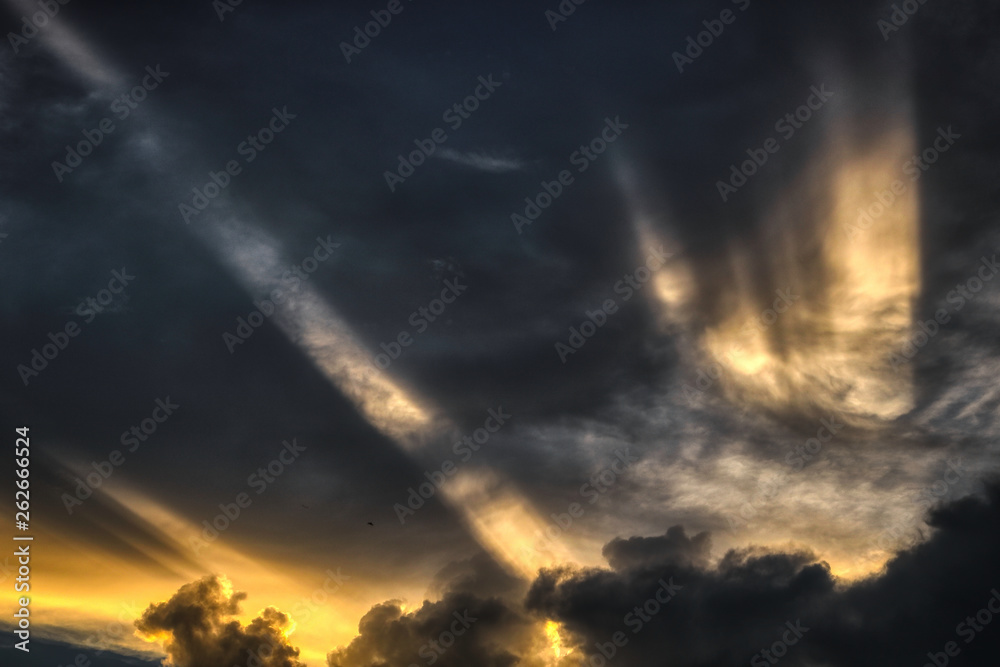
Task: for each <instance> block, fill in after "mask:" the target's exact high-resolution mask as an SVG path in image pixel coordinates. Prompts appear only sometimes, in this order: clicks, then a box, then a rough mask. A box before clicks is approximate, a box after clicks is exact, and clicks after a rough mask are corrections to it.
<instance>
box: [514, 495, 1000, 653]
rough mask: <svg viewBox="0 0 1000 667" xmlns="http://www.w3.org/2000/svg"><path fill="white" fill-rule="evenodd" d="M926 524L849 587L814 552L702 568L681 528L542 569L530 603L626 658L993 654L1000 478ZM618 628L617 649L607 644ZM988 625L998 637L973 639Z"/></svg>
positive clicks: (588, 641)
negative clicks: (683, 548) (659, 594)
mask: <svg viewBox="0 0 1000 667" xmlns="http://www.w3.org/2000/svg"><path fill="white" fill-rule="evenodd" d="M927 522H928V524H929V526H930V528H931V529H932V530H933V531H934V535H933V537H932V538H931V539H930V540H929V541H927V542H925V543H923V544H921V545H919V546H916V547H914V548H912V549H910V550H907V551H903V552H901V553H899V554H897V556H896V557H895V558H894V559H893V560H892V561H890V562H889V563H888V565H887V566H886V568H885V569H884V571H883V572H881V573H879V574H878V575H874V576H872V577H870V578H868V579H866V580H863V581H861V582H858V583H856V584H854V585H851V586H845V585H844V584H843V582H841V581H838V580H837V579H836V578H835V577H834V576H832V575H831V573H830V568H829V566H828V565H827V564H826V563H824V562H822V561H820V560H818V559H817V558H816V557H815V555H813V554H812V553H810V552H808V551H799V552H795V551H785V552H780V551H773V550H764V549H760V548H754V547H750V548H746V549H739V550H730V551H729V552H728V553H726V554H725V555H724V556H723V557H722V559H721V560H720V561H719V562H718V563H717V564H716V565H715V566H714V567H712V568H707V569H702V568H700V567H698V565H697V563H696V562H695V561H693V560H691V559H689V558H686V557H678V551H679V549H678V545H686V544H687V543H686V542H685V540H684V533H683V530H681V529H679V528H676V527H675V528H672V529H671V530H670V531H669V532H668V533H667V535H665V536H660V537H650V538H632V539H630V540H624V541H623V540H616V541H615V542H612V543H610V544H609V545H608V547H607V548H606V549H605V554H606V555H607V556H609V560H611V561H612V566H613V567H612V569H610V570H607V569H597V570H586V571H578V572H573V571H567V570H554V571H545V572H542V573H541V575H540V576H539V577H538V579H537V580H536V581H535V582H534V584H533V586H532V588H531V591H530V593H529V594H528V597H527V600H526V608H527V609H528V610H530V611H534V612H536V613H542V614H544V615H545V616H547V617H549V618H552V619H554V620H557V621H559V622H560V623H562V624H564V625H565V626H566V627H567V628H568V629H569V630H570V631H572V632H573V633H574V634H576V635H577V636H579V637H580V638H581V639H580V641H579V644H578V650H579V651H581V652H582V654H583V655H586V656H588V659H589V656H599V657H600V656H601V648H600V647H602V646H603V647H604V650H605V651H606V652H607V653H610V652H611V651H612V650H614V652H615V653H616V656H615V658H614V660H615V664H616V665H618V666H621V667H628V666H631V665H636V666H638V665H650V664H657V663H658V661H659V660H661V659H662V656H664V655H669V656H671V663H670V664H671V665H673V666H675V667H696V666H703V665H738V664H743V665H745V664H752V665H765V664H773V663H771V662H769V661H768V660H767V656H766V655H765V654H764V651H768V652H769V653H768V654H767V655H771V656H773V657H780V658H781V661H782V662H781V664H782V665H786V666H788V667H812V666H816V665H824V666H829V667H840V666H844V667H847V666H851V667H867V666H871V667H876V666H878V667H882V666H884V665H910V664H912V665H920V664H924V662H926V661H927V660H928V656H927V654H928V653H932V654H936V653H940V652H942V651H944V650H945V647H946V646H947V645H948V642H955V648H957V649H958V650H959V653H958V655H957V656H955V657H952V658H950V660H951V662H950V663H949V664H952V665H956V664H957V665H984V664H996V661H997V658H998V657H1000V648H998V644H997V643H996V641H995V640H994V639H995V632H996V628H993V627H991V626H990V625H989V623H987V622H984V621H986V620H987V619H988V618H992V617H993V616H995V613H994V612H991V611H987V612H983V613H980V612H981V610H983V609H987V610H988V604H989V603H990V601H991V600H993V602H992V604H993V606H994V609H997V608H1000V593H998V592H997V591H998V586H1000V580H998V579H997V577H996V563H997V562H1000V532H998V530H997V529H998V527H1000V483H997V482H994V483H992V484H990V485H989V486H988V488H987V490H986V493H985V496H984V497H976V496H969V497H966V498H964V499H962V500H959V501H957V502H954V503H951V504H949V505H947V506H944V507H940V508H937V509H935V510H934V511H932V512H931V514H930V516H929V517H928V519H927ZM699 538H701V536H696V537H695V538H694V539H693V540H691V542H696V541H698V540H699ZM705 539H707V538H705ZM656 554H660V555H659V557H657V556H656ZM664 581H666V582H667V583H674V584H676V585H677V586H678V587H680V590H679V591H678V592H677V594H676V596H675V597H674V598H672V599H671V600H670V602H669V604H662V605H661V604H649V601H650V600H653V599H655V597H654V596H655V593H656V591H657V590H658V588H659V587H660V586H662V582H664ZM928 610H933V611H931V612H930V613H928ZM977 615H978V618H977ZM976 627H979V628H980V630H978V631H977V630H976ZM793 629H794V630H793ZM796 630H797V631H798V632H796ZM616 632H623V633H624V637H625V639H626V640H627V643H626V644H625V645H624V646H623V647H616V646H614V645H613V644H611V645H609V644H608V642H611V641H612V636H613V635H614V633H616ZM987 633H988V634H989V635H992V639H991V637H990V636H986V637H983V638H979V635H980V634H987ZM799 635H801V636H799ZM788 640H794V643H792V642H788ZM782 642H787V643H785V645H784V646H781V645H780V644H781V643H782ZM585 664H603V663H602V662H601V661H600V660H599V659H597V658H595V659H594V660H593V662H592V663H585ZM941 664H944V663H941Z"/></svg>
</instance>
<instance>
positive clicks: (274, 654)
mask: <svg viewBox="0 0 1000 667" xmlns="http://www.w3.org/2000/svg"><path fill="white" fill-rule="evenodd" d="M246 597H247V595H246V593H241V592H233V591H232V590H231V588H230V587H229V583H228V582H227V581H226V580H225V579H222V578H220V577H218V576H208V577H205V578H203V579H200V580H198V581H195V582H192V583H189V584H185V585H184V586H182V587H181V588H180V590H178V591H177V593H175V594H174V595H173V597H171V598H170V599H169V600H167V601H166V602H159V603H155V604H151V605H150V606H149V607H148V608H147V609H146V611H144V612H143V614H142V616H141V617H140V618H139V620H137V621H136V622H135V625H136V627H137V628H138V629H139V631H140V632H142V633H143V634H144V635H146V637H147V638H149V639H155V640H156V641H159V642H161V643H162V644H163V648H164V650H165V651H166V653H167V656H168V657H169V660H170V664H171V665H174V666H175V667H223V666H224V667H230V666H231V665H234V666H236V667H242V666H244V665H247V666H248V667H250V666H252V667H304V665H303V663H301V662H299V660H298V655H299V650H298V649H297V648H295V647H293V646H292V645H291V644H289V643H288V640H287V639H286V637H285V634H284V633H285V632H287V631H288V629H289V628H290V626H291V619H290V618H289V617H288V615H287V614H284V613H282V612H280V611H278V610H277V609H275V608H274V607H268V608H266V609H264V610H263V611H261V612H260V614H259V615H258V616H257V618H255V619H253V620H252V621H251V622H250V623H249V625H241V624H240V622H239V621H238V620H236V619H235V618H234V616H236V615H237V614H238V613H239V611H240V603H241V602H242V601H243V600H245V599H246Z"/></svg>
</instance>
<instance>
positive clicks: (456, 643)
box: [327, 557, 538, 667]
mask: <svg viewBox="0 0 1000 667" xmlns="http://www.w3.org/2000/svg"><path fill="white" fill-rule="evenodd" d="M436 581H438V582H440V585H441V586H442V588H443V592H442V595H441V597H440V598H439V599H438V600H437V601H436V602H431V601H429V600H428V601H424V602H423V604H422V605H421V606H420V607H419V608H418V609H415V610H410V611H405V612H404V611H403V609H402V608H401V603H400V602H399V601H387V602H384V603H382V604H379V605H376V606H374V607H372V609H371V610H370V611H369V612H368V613H367V614H365V616H364V617H363V618H362V619H361V621H360V623H359V625H358V631H359V636H358V637H357V638H356V639H354V640H353V641H352V642H351V643H350V645H348V646H345V647H340V648H338V649H336V650H334V651H331V652H330V654H329V656H328V657H327V663H328V664H329V665H330V667H372V666H373V665H392V666H396V665H398V666H399V667H408V666H409V665H414V664H418V665H419V664H439V665H442V667H451V666H455V667H458V666H460V665H473V664H474V665H484V666H487V667H507V666H511V665H515V664H520V660H521V658H522V657H525V656H529V655H532V654H533V653H534V652H535V650H537V648H538V647H537V646H536V645H534V643H533V642H535V641H537V619H536V618H534V617H532V615H530V614H528V613H525V612H524V611H523V610H521V609H519V605H518V604H517V602H515V601H514V600H515V598H516V597H517V596H519V595H521V594H523V593H524V591H525V590H526V588H525V582H523V581H520V580H517V579H513V578H511V577H510V576H509V575H507V574H505V573H504V572H503V571H502V570H501V569H500V568H498V567H497V566H496V564H495V563H493V562H492V561H491V560H490V559H487V558H482V557H476V558H473V559H471V560H468V561H460V562H455V563H452V564H450V565H449V566H447V567H446V568H444V569H443V570H442V571H441V572H440V573H439V574H438V576H437V577H436Z"/></svg>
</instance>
